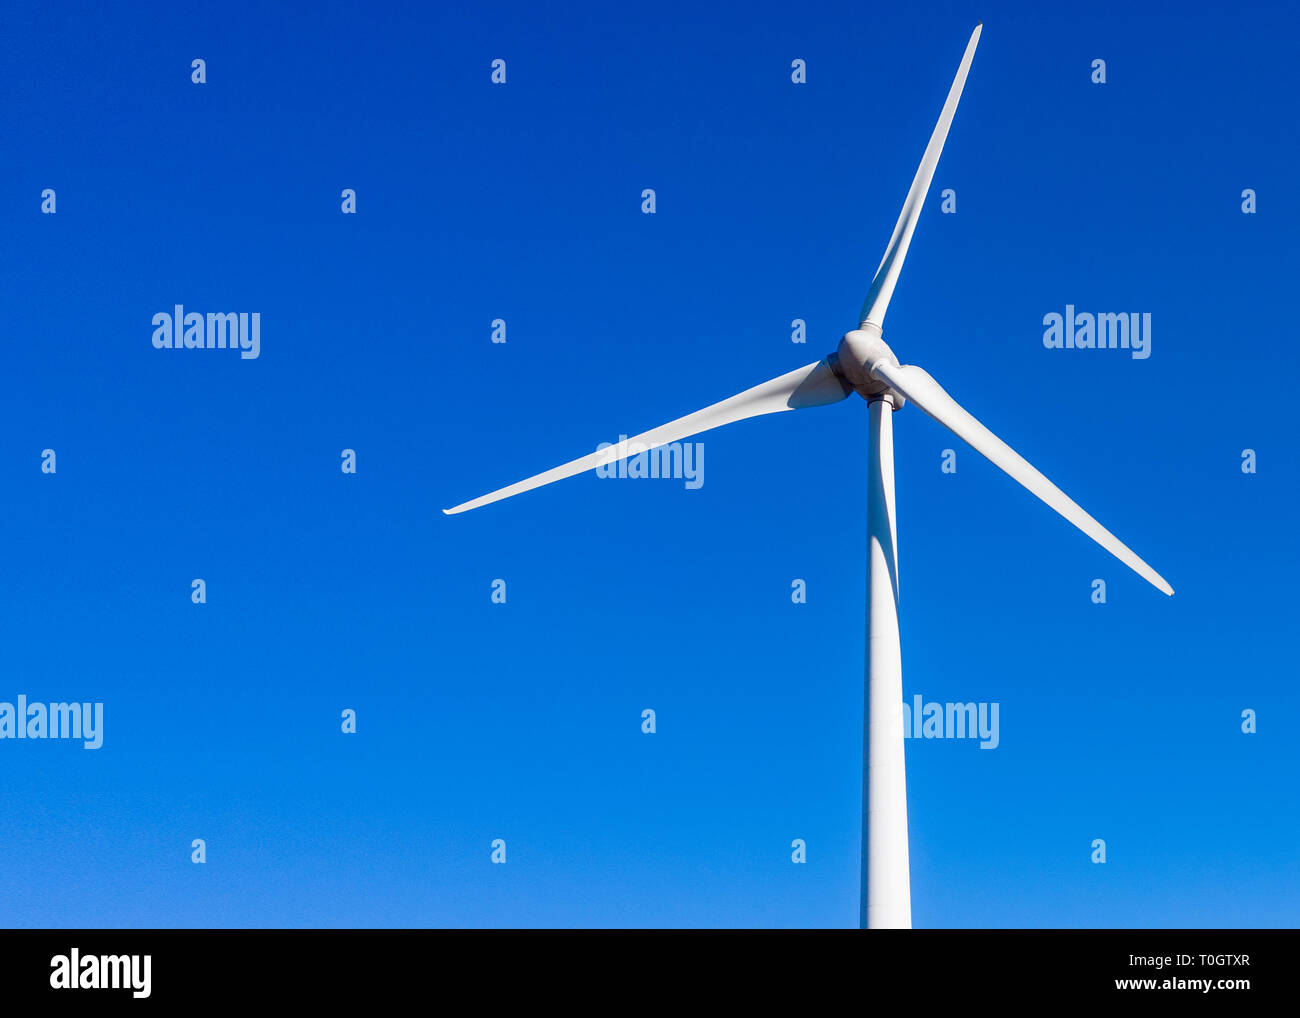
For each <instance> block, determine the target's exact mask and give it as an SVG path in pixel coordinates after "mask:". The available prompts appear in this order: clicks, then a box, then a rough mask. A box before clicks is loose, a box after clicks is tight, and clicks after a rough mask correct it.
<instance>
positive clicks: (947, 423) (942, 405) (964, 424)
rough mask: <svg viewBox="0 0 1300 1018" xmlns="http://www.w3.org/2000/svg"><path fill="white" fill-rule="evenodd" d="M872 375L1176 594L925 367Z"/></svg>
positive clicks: (888, 368) (888, 367)
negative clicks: (988, 426) (964, 406)
mask: <svg viewBox="0 0 1300 1018" xmlns="http://www.w3.org/2000/svg"><path fill="white" fill-rule="evenodd" d="M871 373H872V375H874V376H875V377H876V378H878V379H880V381H882V382H884V383H885V384H886V385H888V386H889V387H890V388H892V389H894V390H895V391H896V392H898V393H899V395H901V396H903V397H904V398H905V399H908V400H911V401H912V402H913V403H915V404H916V405H917V406H919V407H920V408H921V409H922V410H924V411H925V412H926V413H927V414H929V416H931V417H933V418H934V419H935V420H936V421H938V422H939V423H940V424H942V425H943V426H944V427H945V428H947V429H948V430H949V431H951V432H952V433H953V434H954V435H956V436H957V437H958V438H960V439H962V440H963V441H964V442H966V443H967V444H968V445H970V446H971V448H973V449H974V450H975V451H976V452H978V453H980V454H981V455H983V456H984V457H985V458H987V459H988V460H989V461H990V462H992V463H993V465H994V466H996V467H998V468H1000V469H1001V470H1003V471H1005V472H1006V473H1007V474H1008V475H1010V476H1011V477H1012V478H1013V479H1014V480H1016V481H1019V482H1020V483H1021V484H1022V485H1024V486H1025V487H1026V488H1028V489H1029V490H1030V491H1031V492H1033V493H1034V494H1035V495H1037V496H1038V497H1039V498H1040V499H1042V500H1043V501H1044V502H1046V503H1047V504H1048V505H1050V506H1051V507H1052V508H1053V509H1055V510H1056V511H1057V512H1058V513H1060V514H1061V515H1062V516H1064V517H1065V518H1066V519H1067V520H1069V521H1070V522H1071V523H1073V524H1074V525H1075V526H1076V527H1078V528H1079V529H1080V530H1082V531H1083V532H1084V533H1085V534H1087V535H1088V536H1089V537H1091V538H1092V539H1093V540H1094V541H1096V542H1097V543H1098V544H1100V545H1101V546H1102V547H1103V548H1105V549H1106V550H1107V551H1108V552H1110V553H1111V554H1112V555H1114V556H1115V557H1116V558H1117V559H1119V560H1120V561H1121V562H1123V563H1124V564H1125V565H1126V566H1128V567H1129V568H1130V569H1132V570H1133V571H1134V572H1135V573H1137V574H1138V575H1139V576H1141V577H1142V578H1143V579H1144V580H1146V581H1147V582H1148V583H1150V584H1151V585H1152V586H1154V587H1155V588H1156V589H1158V590H1161V591H1163V592H1164V593H1166V594H1169V595H1172V594H1173V592H1174V588H1173V587H1171V586H1170V585H1169V583H1168V581H1166V580H1165V578H1164V577H1163V576H1161V575H1160V574H1159V573H1157V572H1156V571H1155V570H1154V569H1152V568H1151V567H1150V566H1149V565H1147V564H1146V563H1145V562H1143V561H1142V559H1140V558H1139V557H1138V556H1137V555H1136V554H1134V552H1133V551H1132V549H1130V548H1129V547H1128V545H1126V544H1125V543H1124V542H1123V541H1121V540H1120V539H1119V538H1118V537H1116V536H1115V535H1114V534H1112V533H1111V532H1110V531H1109V530H1107V529H1106V528H1105V527H1103V526H1102V525H1101V524H1100V523H1098V522H1097V521H1096V520H1095V519H1093V518H1092V517H1091V516H1089V515H1088V513H1086V512H1084V510H1083V509H1082V508H1081V507H1080V506H1079V504H1078V503H1077V502H1075V501H1074V500H1073V499H1072V498H1070V496H1069V495H1067V494H1066V493H1065V492H1063V491H1062V490H1061V489H1060V488H1058V487H1057V486H1056V485H1055V484H1053V483H1052V482H1051V481H1049V480H1048V479H1047V478H1046V477H1044V476H1043V475H1042V474H1041V473H1039V472H1038V471H1037V470H1035V469H1034V467H1033V466H1032V465H1030V463H1029V462H1028V461H1027V460H1026V459H1025V458H1024V457H1023V456H1021V455H1020V454H1019V453H1017V452H1016V451H1015V450H1014V449H1012V448H1011V447H1010V446H1009V445H1007V444H1006V443H1005V442H1004V441H1002V439H1000V438H998V436H997V435H995V434H993V432H991V431H989V429H988V428H986V427H984V425H982V424H981V423H980V422H979V421H977V420H976V419H975V418H974V417H972V416H971V415H970V414H969V413H967V412H966V411H965V410H964V409H962V407H961V406H960V405H958V403H957V401H956V400H955V399H953V398H952V397H951V396H949V395H948V393H947V392H945V391H944V388H943V386H941V385H940V384H939V383H938V382H936V381H935V380H934V379H933V378H931V377H930V374H929V372H927V371H926V370H925V369H924V368H918V367H916V366H915V365H914V364H890V363H889V362H888V361H880V362H878V363H876V364H873V365H872V366H871Z"/></svg>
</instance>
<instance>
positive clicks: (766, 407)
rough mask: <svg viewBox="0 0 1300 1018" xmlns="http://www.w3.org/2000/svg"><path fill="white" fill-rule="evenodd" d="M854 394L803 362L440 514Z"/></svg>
mask: <svg viewBox="0 0 1300 1018" xmlns="http://www.w3.org/2000/svg"><path fill="white" fill-rule="evenodd" d="M852 391H853V390H852V389H851V388H849V387H848V386H847V385H846V384H845V383H843V382H841V381H840V379H839V377H838V376H837V375H836V374H835V373H834V372H833V371H832V370H831V368H830V365H829V364H827V362H826V361H825V360H821V361H817V362H816V363H814V364H806V365H804V366H803V367H802V368H798V369H797V370H795V371H791V372H788V373H787V374H784V375H782V376H781V377H780V378H774V379H772V380H771V381H770V382H764V383H763V384H762V385H756V386H754V388H752V389H746V390H745V391H744V392H742V393H739V394H738V395H735V396H732V397H731V398H730V399H724V400H723V401H722V402H721V403H714V404H713V406H709V407H705V408H704V409H703V410H697V411H695V413H693V414H687V415H686V416H685V417H679V418H678V419H677V420H675V421H669V422H668V423H667V424H664V425H661V426H660V427H658V428H654V429H652V430H650V431H645V432H642V433H641V434H639V435H634V436H633V437H632V438H629V439H626V440H625V441H622V442H619V443H618V444H617V445H611V446H609V447H608V448H605V449H600V450H598V451H596V452H593V453H591V454H590V455H587V456H582V457H580V458H579V459H576V460H571V461H570V462H568V463H565V464H564V465H563V466H558V467H556V468H555V469H553V470H547V471H546V472H545V473H541V474H536V475H534V476H533V477H529V478H528V479H526V480H523V481H520V482H519V483H518V484H512V485H510V486H509V487H507V488H499V489H497V490H496V491H493V492H489V493H488V494H486V495H483V496H480V497H479V498H476V499H472V500H471V501H469V502H462V503H461V504H460V505H458V506H455V507H453V508H451V509H444V510H443V512H444V513H446V514H447V515H449V516H450V515H452V514H454V513H463V512H466V511H467V510H470V509H477V508H478V507H479V506H484V505H488V504H490V503H492V502H500V501H501V500H502V499H503V498H509V497H510V496H512V495H519V494H521V493H523V492H525V491H531V490H532V489H533V488H540V487H541V486H542V485H544V484H550V483H551V482H552V481H561V480H563V479H564V478H566V477H572V476H573V475H574V474H581V473H584V472H585V471H588V470H595V469H596V468H597V467H602V466H606V465H607V464H610V463H616V462H618V461H619V460H621V459H626V458H627V457H628V456H635V455H636V454H637V453H640V452H646V451H648V450H650V449H657V448H658V447H659V446H661V445H668V444H669V443H670V442H677V441H680V440H681V439H683V438H690V437H691V436H692V435H698V434H701V433H702V432H705V431H712V430H713V429H714V428H720V427H722V426H723V425H724V424H733V423H735V422H736V421H743V420H745V419H746V418H749V417H761V416H763V415H764V414H775V413H781V412H782V411H785V410H802V409H804V408H806V407H814V406H825V405H827V404H829V403H838V402H839V401H840V400H842V399H844V398H845V397H846V396H848V394H849V393H850V392H852Z"/></svg>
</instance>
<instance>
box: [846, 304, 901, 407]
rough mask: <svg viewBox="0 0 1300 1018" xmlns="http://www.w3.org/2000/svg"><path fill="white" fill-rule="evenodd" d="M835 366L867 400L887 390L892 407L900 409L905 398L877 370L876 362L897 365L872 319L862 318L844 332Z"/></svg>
mask: <svg viewBox="0 0 1300 1018" xmlns="http://www.w3.org/2000/svg"><path fill="white" fill-rule="evenodd" d="M835 362H836V363H835V364H834V366H835V367H838V368H839V374H840V375H841V377H843V378H844V380H845V381H846V382H847V383H848V384H849V385H851V386H852V387H853V389H854V390H855V391H856V392H857V394H858V395H859V396H861V397H862V398H863V399H865V400H866V401H867V402H868V403H870V402H872V401H873V400H876V399H879V398H880V397H881V396H884V395H886V394H888V395H889V396H891V397H892V402H893V404H894V409H895V410H901V409H902V407H903V403H904V399H903V395H902V393H900V392H897V391H895V390H894V389H892V388H891V387H890V385H889V383H888V382H885V381H883V380H882V379H881V378H880V377H879V376H877V374H876V371H875V369H876V365H883V366H886V367H890V366H892V367H898V358H897V357H895V356H894V351H893V350H891V349H889V344H888V343H886V342H885V341H884V339H883V338H882V337H881V334H880V327H879V326H878V325H876V324H875V323H874V322H863V323H862V325H861V326H859V327H858V328H856V329H854V330H853V331H852V332H846V333H845V334H844V338H843V339H841V340H840V345H839V346H838V347H837V348H836V350H835Z"/></svg>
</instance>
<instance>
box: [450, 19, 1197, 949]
mask: <svg viewBox="0 0 1300 1018" xmlns="http://www.w3.org/2000/svg"><path fill="white" fill-rule="evenodd" d="M982 28H983V23H982V22H981V23H980V24H978V25H976V26H975V30H974V31H973V32H972V33H971V37H970V41H969V42H968V43H967V44H966V52H965V53H964V54H963V55H962V58H961V64H960V65H959V66H958V67H957V76H956V77H955V78H954V79H953V82H952V88H950V89H949V91H948V98H947V100H946V101H945V102H944V104H943V110H942V112H940V114H939V122H938V123H937V124H936V125H935V128H934V133H933V134H931V135H930V143H929V144H928V145H927V146H926V147H925V154H924V155H923V156H922V157H921V165H920V166H919V167H918V168H917V171H916V176H915V177H914V178H913V180H912V186H911V188H910V189H909V190H908V192H907V199H906V200H905V201H904V202H903V210H902V212H901V213H900V214H899V217H898V222H897V224H896V225H895V226H894V233H893V235H892V236H891V237H890V238H889V245H888V246H887V247H886V248H885V256H884V257H883V258H882V259H881V261H880V267H879V268H878V269H877V270H876V275H875V278H874V279H873V280H872V282H871V289H870V290H869V291H868V293H867V299H866V302H865V303H864V304H863V305H862V313H861V315H859V317H858V327H857V328H856V329H853V330H852V331H850V332H848V333H846V334H845V335H844V337H843V338H842V339H841V340H840V342H839V346H838V348H837V349H836V352H835V353H833V354H831V355H829V356H828V357H825V358H823V359H822V360H820V361H817V362H816V363H814V364H807V365H804V366H803V367H802V368H798V369H797V370H795V371H791V372H789V373H788V374H785V375H782V376H780V377H779V378H774V379H772V380H771V381H770V382H764V383H763V384H762V385H757V386H755V387H754V388H752V389H746V390H745V391H744V392H742V393H740V394H738V395H736V396H732V397H731V398H730V399H725V400H723V401H722V402H721V403H715V404H714V405H713V406H709V407H705V408H704V409H703V410H697V411H696V412H695V413H693V414H688V415H687V416H685V417H681V418H678V419H677V420H675V421H670V422H669V423H667V424H665V425H663V426H661V427H658V428H653V429H652V430H650V431H646V432H643V433H642V434H640V435H636V436H634V437H632V438H628V439H625V440H623V441H622V442H619V443H618V444H617V445H612V446H609V447H607V448H605V449H601V450H598V451H597V452H594V453H592V454H590V455H588V456H583V457H581V458H579V459H576V460H573V461H571V462H569V463H565V464H564V465H562V466H558V467H555V468H554V469H553V470H548V471H546V472H544V473H541V474H537V475H536V476H533V477H530V478H528V479H526V480H523V481H520V482H519V483H518V484H512V485H510V486H509V487H506V488H501V489H499V490H497V491H494V492H491V493H489V494H487V495H483V496H482V497H480V498H476V499H473V500H471V501H469V502H464V503H462V504H461V505H458V506H455V507H454V508H452V509H444V510H443V512H444V513H447V514H449V515H450V514H454V513H462V512H465V511H467V510H469V509H477V508H478V507H479V506H484V505H488V504H489V503H491V502H499V501H500V500H501V499H503V498H509V497H510V496H512V495H518V494H520V493H521V492H525V491H530V490H531V489H533V488H539V487H541V486H542V485H544V484H550V483H551V482H552V481H558V480H561V479H563V478H565V477H572V476H573V475H574V474H579V473H583V472H584V471H587V470H593V469H595V468H597V467H601V466H606V465H608V464H610V463H614V462H617V461H618V460H621V459H624V458H625V457H628V456H633V455H636V454H638V453H641V452H645V451H648V450H650V449H654V448H657V447H659V446H661V445H667V444H669V443H670V442H677V441H680V440H681V439H683V438H689V437H691V436H693V435H698V434H701V433H703V432H705V431H711V430H713V429H714V428H719V427H721V426H722V425H724V424H732V423H734V422H736V421H743V420H745V419H747V418H750V417H761V416H763V415H765V414H775V413H782V412H784V411H786V410H804V409H807V408H809V407H816V406H826V405H827V404H830V403H838V402H840V401H841V400H843V399H847V398H848V397H849V396H850V395H851V394H853V393H854V392H856V393H857V394H858V395H860V396H861V397H862V398H863V399H865V400H866V401H867V405H868V414H869V415H870V429H869V434H870V438H869V443H868V448H867V619H866V624H867V640H866V690H865V697H864V701H865V703H864V706H865V717H864V723H863V782H862V784H863V788H862V795H863V803H862V899H861V925H862V926H863V927H864V928H871V929H881V928H910V927H911V925H912V892H911V881H910V871H909V864H908V852H907V779H906V772H905V768H904V758H903V667H902V656H901V653H900V646H899V636H898V549H897V535H898V529H897V525H896V521H895V516H894V424H893V415H894V412H895V411H898V410H901V409H902V408H903V406H904V405H905V404H906V403H908V402H910V403H914V404H915V405H916V406H917V407H919V408H920V409H921V410H922V412H924V413H925V414H927V415H928V416H930V417H932V418H934V420H936V421H938V422H939V423H940V424H942V425H943V426H944V427H945V428H947V429H948V430H949V431H951V432H952V433H953V434H955V435H956V436H957V437H958V438H960V439H962V440H963V441H965V442H966V443H967V444H968V445H970V446H971V447H972V448H973V449H975V451H976V452H978V453H980V454H981V455H982V456H984V457H985V458H987V459H988V460H990V461H991V462H992V463H993V464H994V465H995V466H997V467H998V468H999V469H1001V470H1003V471H1004V472H1005V473H1007V474H1008V475H1009V476H1010V477H1011V478H1013V479H1014V480H1016V481H1017V482H1019V483H1020V484H1021V485H1023V486H1024V487H1025V488H1027V489H1028V490H1029V491H1030V492H1031V493H1033V494H1034V495H1036V496H1037V497H1038V498H1039V499H1041V500H1042V501H1043V502H1046V503H1047V504H1048V505H1049V506H1051V507H1052V508H1053V509H1055V510H1056V511H1057V512H1058V513H1060V514H1061V515H1062V516H1063V517H1065V519H1067V520H1068V521H1069V522H1070V523H1073V524H1074V525H1075V526H1076V527H1078V528H1079V529H1080V530H1082V531H1083V532H1084V533H1085V534H1087V535H1088V536H1089V537H1091V538H1092V539H1093V540H1094V541H1096V542H1097V543H1098V544H1100V545H1101V546H1102V547H1103V548H1105V549H1106V550H1107V551H1108V552H1110V553H1111V554H1112V555H1114V556H1115V557H1116V558H1117V559H1119V560H1120V561H1121V562H1123V563H1124V564H1125V565H1126V566H1128V567H1129V568H1130V569H1132V570H1133V571H1134V572H1136V573H1137V574H1138V575H1139V576H1141V577H1142V578H1143V579H1145V580H1147V581H1148V582H1149V583H1151V584H1152V585H1153V586H1155V587H1156V588H1157V589H1159V590H1161V591H1163V592H1164V593H1165V594H1169V595H1172V594H1173V592H1174V590H1173V588H1172V587H1171V586H1170V585H1169V584H1168V583H1167V582H1166V581H1165V579H1164V578H1163V577H1162V576H1160V574H1159V573H1157V572H1156V571H1155V570H1154V569H1152V568H1151V567H1150V566H1149V565H1147V564H1146V563H1145V562H1143V561H1142V559H1140V558H1139V557H1138V556H1137V555H1136V554H1134V553H1133V552H1132V551H1131V550H1130V549H1129V548H1128V546H1127V545H1125V544H1124V543H1123V542H1122V541H1120V540H1119V539H1118V538H1117V537H1115V535H1114V534H1112V533H1111V532H1110V531H1109V530H1107V529H1106V528H1105V527H1103V526H1102V525H1101V524H1100V523H1098V522H1097V521H1096V520H1095V519H1093V518H1092V517H1091V516H1090V515H1088V513H1086V512H1085V511H1084V510H1083V509H1082V508H1080V506H1079V505H1078V504H1077V503H1075V502H1074V501H1073V500H1072V499H1071V498H1070V497H1069V496H1068V495H1066V494H1065V492H1063V491H1062V490H1061V489H1060V488H1058V487H1057V486H1056V485H1055V484H1053V483H1052V482H1051V481H1049V480H1048V479H1047V478H1046V477H1044V476H1043V475H1042V474H1041V473H1039V472H1038V471H1037V470H1036V469H1034V467H1033V466H1031V465H1030V464H1029V463H1028V462H1027V461H1026V460H1024V459H1023V458H1022V457H1021V456H1020V455H1019V454H1017V453H1016V452H1015V451H1014V450H1013V449H1012V448H1011V447H1010V446H1008V445H1007V444H1006V443H1005V442H1003V441H1002V440H1001V439H1000V438H998V437H997V436H996V435H994V434H993V433H992V432H991V431H989V430H988V429H987V428H986V427H984V425H982V424H981V423H980V422H979V421H977V420H976V419H975V418H974V417H972V416H971V415H970V414H969V413H967V412H966V411H965V410H964V409H963V408H962V407H961V406H959V405H958V403H957V402H956V400H954V399H953V398H952V397H951V396H949V395H948V393H947V392H946V391H944V389H943V387H942V386H940V385H939V383H938V382H936V381H935V380H934V379H933V378H932V377H930V375H929V373H928V372H926V371H925V369H924V368H919V367H916V366H915V365H911V364H900V363H899V361H898V358H897V357H895V356H894V352H893V351H892V350H891V349H890V348H889V346H888V345H886V343H885V341H884V337H883V332H882V330H883V327H884V321H885V312H886V310H887V309H888V307H889V300H890V298H891V297H892V296H893V293H894V285H895V284H896V283H897V282H898V274H899V272H900V271H901V270H902V267H903V260H904V259H905V258H906V257H907V249H908V245H910V244H911V242H912V232H913V231H914V230H915V229H916V222H917V219H919V218H920V215H921V207H922V206H923V205H924V204H925V196H926V194H927V193H928V192H929V190H930V181H931V179H932V178H933V177H934V170H935V167H936V166H937V165H938V162H939V154H940V153H941V152H942V151H943V143H944V141H945V139H946V138H947V137H948V128H949V126H950V125H951V124H952V118H953V114H954V113H956V112H957V103H958V101H959V100H960V99H961V93H962V88H963V86H964V85H965V84H966V75H967V74H968V73H969V71H970V66H971V61H972V60H973V59H974V57H975V47H976V46H977V45H978V44H979V38H980V31H981V29H982Z"/></svg>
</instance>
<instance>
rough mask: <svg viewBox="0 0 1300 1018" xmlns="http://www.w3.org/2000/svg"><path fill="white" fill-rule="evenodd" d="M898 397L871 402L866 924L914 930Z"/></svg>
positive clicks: (865, 731) (864, 790) (864, 842)
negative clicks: (897, 494)
mask: <svg viewBox="0 0 1300 1018" xmlns="http://www.w3.org/2000/svg"><path fill="white" fill-rule="evenodd" d="M893 413H894V403H893V399H892V397H890V396H889V395H885V396H881V397H878V398H874V399H873V400H872V402H871V407H870V414H871V438H870V450H869V452H868V457H867V465H868V471H869V473H868V478H867V676H866V678H867V682H866V719H865V725H864V729H863V739H864V742H865V745H864V746H863V747H862V751H863V776H862V784H863V788H862V793H863V794H862V799H863V801H862V916H861V920H862V926H863V928H865V929H873V930H875V929H911V928H912V888H911V877H910V868H909V864H908V856H907V775H906V772H905V770H904V763H903V664H902V656H901V653H900V648H899V639H898V548H897V540H898V532H897V528H896V526H895V522H894V520H895V517H894V423H893Z"/></svg>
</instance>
